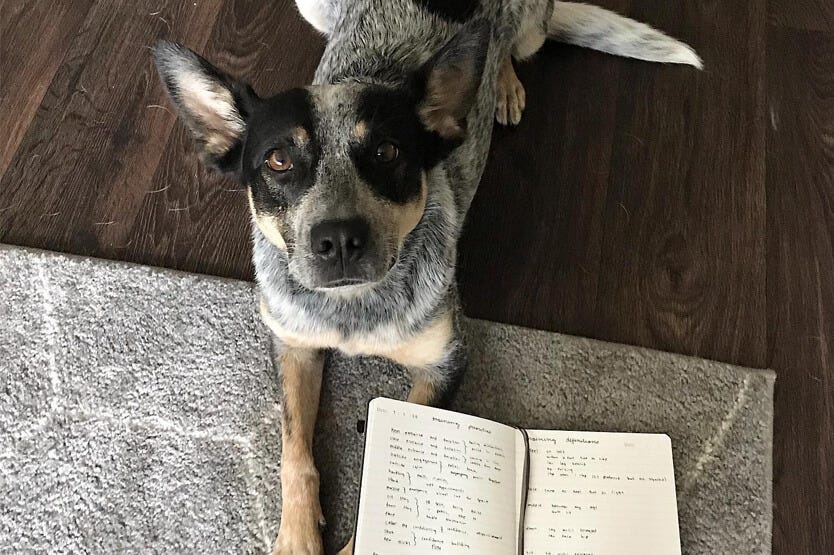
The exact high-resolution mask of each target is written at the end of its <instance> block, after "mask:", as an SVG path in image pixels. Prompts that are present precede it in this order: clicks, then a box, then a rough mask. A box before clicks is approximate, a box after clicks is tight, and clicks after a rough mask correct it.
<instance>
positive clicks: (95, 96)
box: [0, 0, 220, 255]
mask: <svg viewBox="0 0 834 555" xmlns="http://www.w3.org/2000/svg"><path fill="white" fill-rule="evenodd" d="M219 8H220V2H219V1H205V2H200V3H199V5H198V4H197V2H173V1H172V2H168V3H165V2H158V1H155V0H145V1H142V2H121V1H119V0H109V1H101V2H97V3H95V4H94V5H93V7H92V9H91V10H90V12H89V14H88V17H87V18H86V20H85V21H84V24H83V26H82V27H81V28H80V29H79V30H78V31H77V33H76V34H75V36H74V38H73V40H72V42H71V43H70V44H69V45H68V48H67V53H66V55H65V57H64V59H63V62H62V64H61V66H60V67H59V69H58V71H57V72H56V74H55V77H54V79H53V80H52V82H51V84H50V86H49V88H48V90H47V92H46V94H45V95H44V98H43V101H42V103H41V105H40V108H39V110H38V113H37V115H36V117H35V118H34V119H33V120H32V123H31V125H30V126H29V127H28V129H27V131H26V134H25V137H24V139H23V141H22V142H21V144H20V146H19V148H18V149H17V152H16V155H15V158H14V160H13V161H12V163H11V164H10V166H9V168H8V170H7V171H6V173H5V175H4V176H3V178H2V181H0V207H4V208H5V210H4V211H3V212H2V213H0V240H2V241H4V242H7V243H12V244H25V245H28V246H34V247H41V248H47V249H52V250H59V251H69V252H75V253H79V254H96V255H102V254H105V253H103V252H102V250H101V249H100V248H99V244H98V243H99V241H98V237H99V234H100V230H102V229H106V228H108V227H110V226H113V227H120V226H124V225H125V222H126V221H130V220H131V219H132V216H133V211H132V207H131V203H130V200H131V199H132V198H135V197H136V196H137V194H136V190H137V189H138V190H140V191H143V190H144V187H145V185H146V184H147V183H148V182H149V181H150V178H151V176H152V175H153V172H154V171H155V169H156V166H157V163H158V160H159V158H160V156H161V155H162V151H163V148H164V145H165V143H164V140H165V138H166V137H167V135H168V134H169V133H170V130H171V128H172V126H173V124H174V118H173V116H172V114H171V113H170V112H169V111H168V110H167V108H166V107H164V106H162V105H161V104H160V101H159V98H160V94H161V87H160V86H159V84H158V83H157V81H158V80H157V78H156V75H155V73H154V71H153V67H152V64H151V63H150V57H149V47H150V45H152V44H153V43H154V42H155V41H156V40H157V39H158V38H171V39H174V40H182V39H183V38H184V37H189V39H190V41H192V42H195V43H197V44H202V43H204V42H205V40H206V39H207V38H208V35H209V31H210V29H211V27H212V25H213V23H214V20H215V18H216V16H217V13H218V10H219Z"/></svg>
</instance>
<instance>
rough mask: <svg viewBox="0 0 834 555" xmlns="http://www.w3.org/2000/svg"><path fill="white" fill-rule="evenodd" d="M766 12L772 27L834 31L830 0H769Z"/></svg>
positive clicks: (833, 4)
mask: <svg viewBox="0 0 834 555" xmlns="http://www.w3.org/2000/svg"><path fill="white" fill-rule="evenodd" d="M768 12H769V20H770V23H771V25H773V26H774V27H781V28H793V29H804V30H808V31H829V32H832V31H834V2H832V1H831V0H769V1H768Z"/></svg>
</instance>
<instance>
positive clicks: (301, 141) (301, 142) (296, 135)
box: [292, 127, 310, 148]
mask: <svg viewBox="0 0 834 555" xmlns="http://www.w3.org/2000/svg"><path fill="white" fill-rule="evenodd" d="M292 137H293V139H294V140H295V144H296V145H298V146H300V147H302V148H303V147H305V146H307V145H308V144H310V133H308V132H307V130H306V129H304V128H303V127H294V128H293V130H292Z"/></svg>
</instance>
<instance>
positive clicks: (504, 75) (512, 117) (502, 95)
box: [495, 56, 527, 125]
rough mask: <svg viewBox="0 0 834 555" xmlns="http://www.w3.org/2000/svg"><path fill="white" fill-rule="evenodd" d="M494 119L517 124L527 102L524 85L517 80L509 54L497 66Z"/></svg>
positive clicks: (499, 121)
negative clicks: (498, 66)
mask: <svg viewBox="0 0 834 555" xmlns="http://www.w3.org/2000/svg"><path fill="white" fill-rule="evenodd" d="M495 94H496V100H495V119H496V121H498V123H500V124H501V125H509V124H512V125H518V124H519V122H521V113H522V112H523V111H524V107H525V105H526V102H527V97H526V93H525V92H524V86H523V85H522V84H521V81H519V80H518V76H517V75H516V74H515V68H513V61H512V58H511V57H510V56H507V57H506V58H504V61H503V62H501V67H500V68H498V80H497V81H496V84H495Z"/></svg>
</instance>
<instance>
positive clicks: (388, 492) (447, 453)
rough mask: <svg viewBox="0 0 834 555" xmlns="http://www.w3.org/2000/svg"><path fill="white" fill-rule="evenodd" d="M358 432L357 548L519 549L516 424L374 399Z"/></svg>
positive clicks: (388, 553)
mask: <svg viewBox="0 0 834 555" xmlns="http://www.w3.org/2000/svg"><path fill="white" fill-rule="evenodd" d="M365 434H366V439H365V460H364V463H363V469H362V485H361V490H360V495H359V512H358V516H357V527H356V543H355V552H356V553H363V554H368V555H374V554H377V555H418V554H419V555H423V554H425V553H431V552H433V551H437V552H442V553H444V555H445V554H450V555H475V554H478V555H480V554H483V555H507V554H514V553H517V552H518V546H517V541H518V532H519V522H518V512H519V505H520V500H519V498H518V490H519V476H520V474H521V472H520V471H519V472H518V473H517V472H516V466H517V458H518V454H517V449H518V447H517V445H518V436H519V434H520V432H519V431H518V430H516V429H515V428H512V427H510V426H505V425H503V424H499V423H497V422H492V421H490V420H484V419H482V418H476V417H473V416H468V415H465V414H459V413H455V412H450V411H445V410H440V409H435V408H430V407H424V406H421V405H415V404H411V403H405V402H402V401H394V400H392V399H383V398H378V399H374V400H373V401H371V403H370V407H369V412H368V424H367V428H366V431H365Z"/></svg>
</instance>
